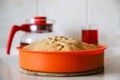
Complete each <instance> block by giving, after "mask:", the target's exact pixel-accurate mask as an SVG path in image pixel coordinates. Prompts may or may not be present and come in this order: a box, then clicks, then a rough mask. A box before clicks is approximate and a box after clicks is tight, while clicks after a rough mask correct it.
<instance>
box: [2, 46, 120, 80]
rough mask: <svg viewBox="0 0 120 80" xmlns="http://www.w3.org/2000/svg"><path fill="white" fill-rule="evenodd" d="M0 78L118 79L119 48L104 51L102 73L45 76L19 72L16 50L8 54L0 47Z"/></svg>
mask: <svg viewBox="0 0 120 80" xmlns="http://www.w3.org/2000/svg"><path fill="white" fill-rule="evenodd" d="M0 80H120V50H119V48H111V49H109V50H106V51H105V71H104V73H100V74H95V75H89V76H79V77H45V76H32V75H25V74H22V73H20V72H19V57H18V52H17V50H16V49H15V48H13V49H12V50H11V55H9V56H8V55H6V53H5V48H0Z"/></svg>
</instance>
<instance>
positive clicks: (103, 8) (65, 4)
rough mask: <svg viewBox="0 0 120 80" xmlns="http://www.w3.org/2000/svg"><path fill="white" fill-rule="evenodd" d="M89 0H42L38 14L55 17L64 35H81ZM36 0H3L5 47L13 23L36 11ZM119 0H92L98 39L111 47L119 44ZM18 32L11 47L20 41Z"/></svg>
mask: <svg viewBox="0 0 120 80" xmlns="http://www.w3.org/2000/svg"><path fill="white" fill-rule="evenodd" d="M86 1H87V0H39V15H45V16H47V17H49V18H52V19H55V20H56V23H55V24H54V30H55V31H56V32H57V33H58V34H61V35H65V36H69V37H74V38H78V39H80V38H81V25H85V24H86V20H87V16H86V13H87V11H86V7H87V2H86ZM35 3H36V2H35V0H0V47H6V42H7V38H8V34H9V31H10V29H11V27H12V25H13V24H17V25H20V24H23V23H25V20H26V19H28V18H32V17H34V16H35V15H36V9H35V7H36V6H35ZM119 5H120V0H89V10H88V13H89V16H88V22H89V24H97V25H98V27H99V42H100V43H101V44H104V45H106V46H108V51H110V48H113V47H119V46H120V6H119ZM22 35H23V32H18V33H17V34H16V35H15V37H14V42H13V44H12V47H16V46H17V45H18V44H19V40H20V36H22Z"/></svg>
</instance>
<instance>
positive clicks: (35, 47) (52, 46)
mask: <svg viewBox="0 0 120 80" xmlns="http://www.w3.org/2000/svg"><path fill="white" fill-rule="evenodd" d="M97 48H98V46H97V45H94V44H87V43H85V42H82V41H80V40H77V39H74V38H66V37H64V36H55V37H50V38H46V39H43V40H41V41H37V42H34V43H32V44H30V45H27V46H25V47H23V49H25V50H32V51H77V50H89V49H97Z"/></svg>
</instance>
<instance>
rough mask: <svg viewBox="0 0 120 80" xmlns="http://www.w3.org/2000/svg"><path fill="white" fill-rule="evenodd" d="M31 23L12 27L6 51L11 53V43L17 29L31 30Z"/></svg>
mask: <svg viewBox="0 0 120 80" xmlns="http://www.w3.org/2000/svg"><path fill="white" fill-rule="evenodd" d="M29 27H30V25H29V24H23V25H21V26H18V25H13V26H12V29H11V31H10V34H9V37H8V41H7V48H6V53H7V54H8V55H9V54H10V48H11V44H12V40H13V38H14V35H15V33H16V32H17V31H20V30H21V31H25V32H30V28H29Z"/></svg>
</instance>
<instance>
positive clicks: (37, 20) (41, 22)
mask: <svg viewBox="0 0 120 80" xmlns="http://www.w3.org/2000/svg"><path fill="white" fill-rule="evenodd" d="M34 24H36V25H46V17H45V16H35V17H34Z"/></svg>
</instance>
